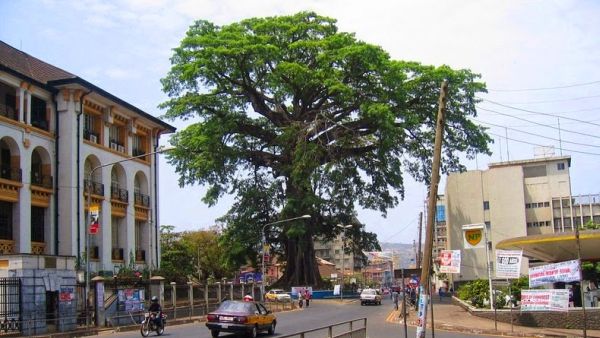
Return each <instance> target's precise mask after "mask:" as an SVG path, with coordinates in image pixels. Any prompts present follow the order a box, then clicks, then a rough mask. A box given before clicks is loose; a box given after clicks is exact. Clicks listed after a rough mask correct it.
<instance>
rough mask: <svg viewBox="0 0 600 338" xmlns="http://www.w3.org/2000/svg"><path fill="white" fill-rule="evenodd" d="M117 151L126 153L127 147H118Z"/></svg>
mask: <svg viewBox="0 0 600 338" xmlns="http://www.w3.org/2000/svg"><path fill="white" fill-rule="evenodd" d="M117 149H118V150H119V151H120V152H122V153H124V152H125V147H123V146H118V147H117Z"/></svg>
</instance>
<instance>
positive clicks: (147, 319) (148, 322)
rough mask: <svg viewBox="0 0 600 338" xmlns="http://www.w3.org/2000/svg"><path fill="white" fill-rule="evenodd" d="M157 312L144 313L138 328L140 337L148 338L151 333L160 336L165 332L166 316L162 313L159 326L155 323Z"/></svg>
mask: <svg viewBox="0 0 600 338" xmlns="http://www.w3.org/2000/svg"><path fill="white" fill-rule="evenodd" d="M157 315H158V312H146V313H144V320H143V321H142V326H141V327H140V333H141V334H142V337H148V335H149V334H150V332H151V331H156V334H157V335H159V336H160V335H162V334H163V332H165V324H166V322H167V315H165V314H164V313H163V314H162V316H161V319H162V320H161V324H157V323H156V316H157Z"/></svg>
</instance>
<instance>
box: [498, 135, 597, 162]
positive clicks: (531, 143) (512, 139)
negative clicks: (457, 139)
mask: <svg viewBox="0 0 600 338" xmlns="http://www.w3.org/2000/svg"><path fill="white" fill-rule="evenodd" d="M488 134H490V135H493V136H496V137H500V138H504V139H507V140H510V141H514V142H519V143H525V144H529V145H532V146H538V147H547V145H543V144H538V143H533V142H528V141H523V140H517V139H514V138H510V137H506V136H502V135H499V134H495V133H488ZM562 150H564V151H570V152H572V153H579V154H585V155H594V156H600V154H598V153H590V152H587V151H579V150H572V149H566V148H562Z"/></svg>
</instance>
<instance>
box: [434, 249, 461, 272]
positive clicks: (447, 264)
mask: <svg viewBox="0 0 600 338" xmlns="http://www.w3.org/2000/svg"><path fill="white" fill-rule="evenodd" d="M460 259H461V257H460V250H441V251H440V256H439V262H440V272H441V273H460Z"/></svg>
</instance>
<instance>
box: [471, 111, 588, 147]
mask: <svg viewBox="0 0 600 338" xmlns="http://www.w3.org/2000/svg"><path fill="white" fill-rule="evenodd" d="M477 108H478V109H481V110H485V111H490V112H493V113H496V114H500V115H504V116H508V117H512V118H514V119H517V120H521V121H525V122H528V123H531V124H536V125H538V126H542V127H547V128H552V129H556V130H560V131H561V132H562V131H564V132H568V133H573V134H577V135H581V136H588V137H592V138H597V139H600V136H598V135H593V134H587V133H582V132H580V131H574V130H569V129H564V128H560V129H559V128H558V127H555V126H553V125H549V124H545V123H540V122H535V121H531V120H528V119H524V118H522V117H517V116H514V115H510V114H506V113H501V112H499V111H495V110H491V109H486V108H482V107H479V106H477ZM557 117H559V118H560V116H557ZM588 123H589V122H588ZM594 124H595V123H594Z"/></svg>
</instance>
